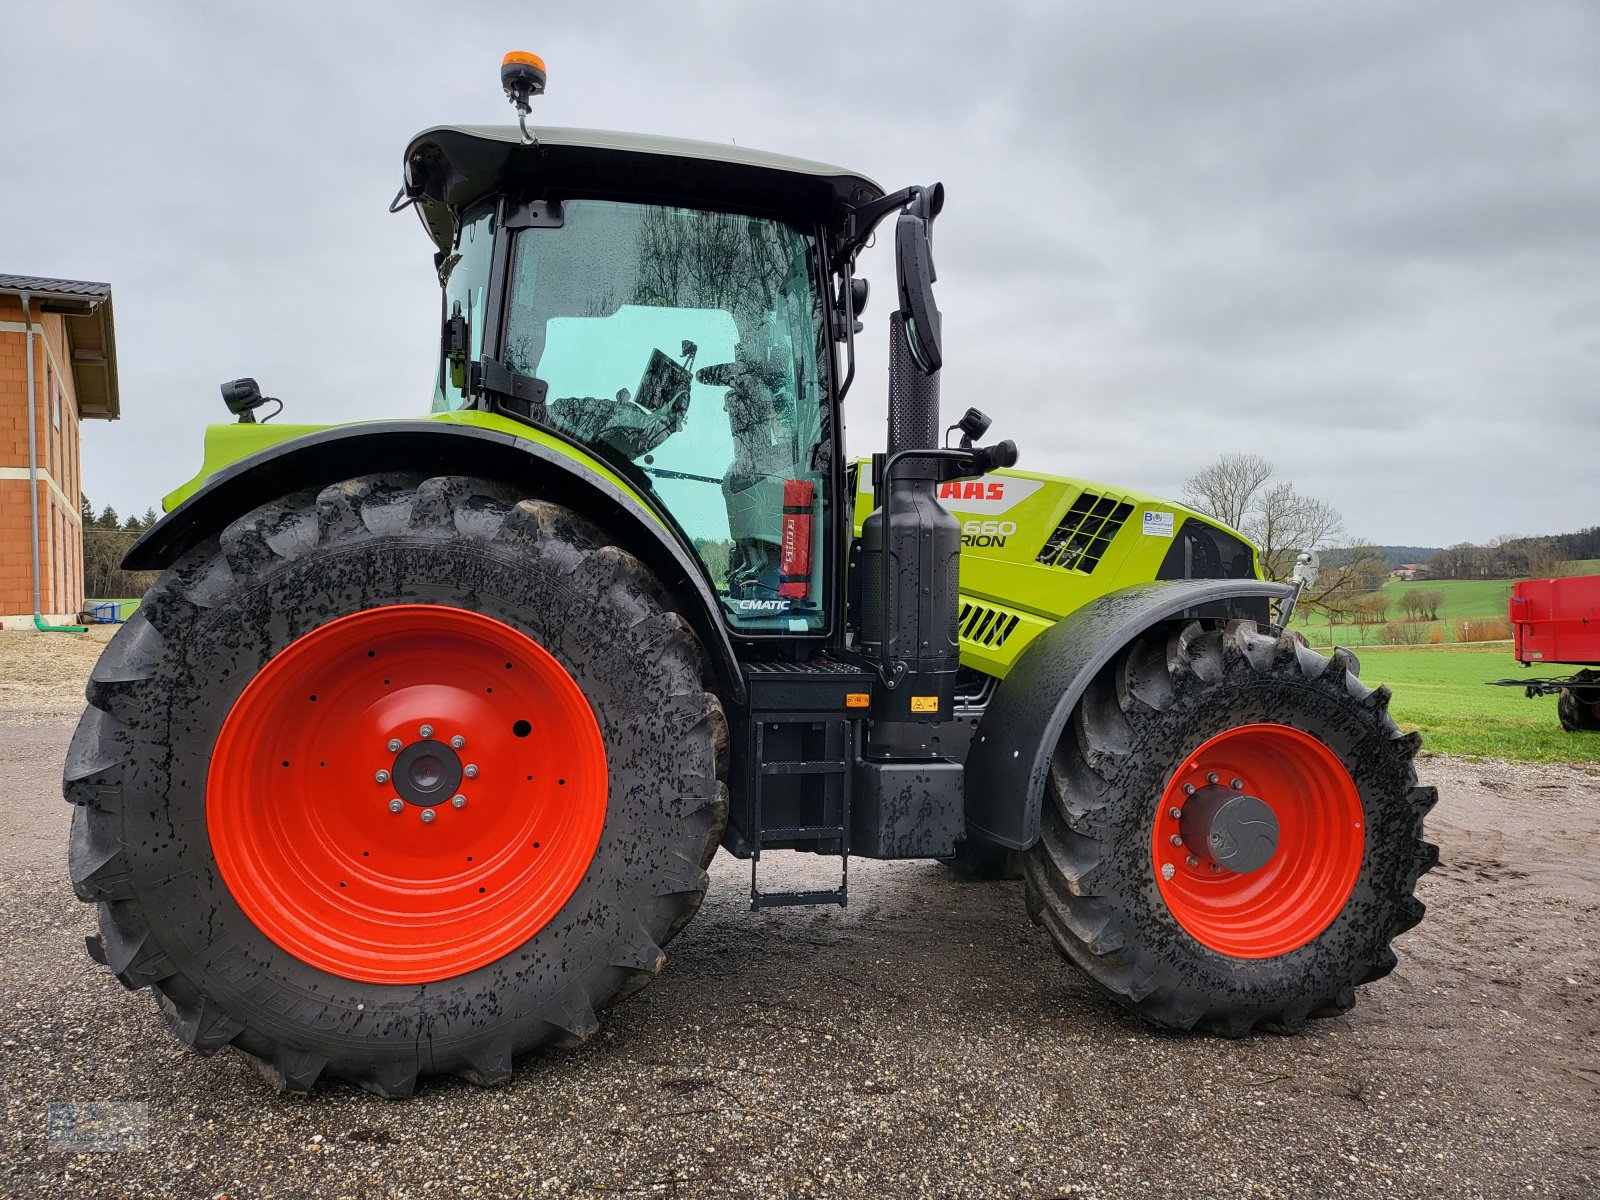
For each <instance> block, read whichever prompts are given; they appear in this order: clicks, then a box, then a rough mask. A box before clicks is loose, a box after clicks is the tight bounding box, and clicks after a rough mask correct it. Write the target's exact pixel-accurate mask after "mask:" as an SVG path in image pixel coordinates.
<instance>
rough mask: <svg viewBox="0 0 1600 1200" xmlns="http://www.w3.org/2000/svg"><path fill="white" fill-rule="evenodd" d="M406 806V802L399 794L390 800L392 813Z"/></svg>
mask: <svg viewBox="0 0 1600 1200" xmlns="http://www.w3.org/2000/svg"><path fill="white" fill-rule="evenodd" d="M405 806H406V802H405V801H404V800H402V799H400V797H399V796H396V797H395V798H394V799H393V800H391V801H389V811H390V812H392V813H397V812H400V811H401V810H402V809H404V808H405Z"/></svg>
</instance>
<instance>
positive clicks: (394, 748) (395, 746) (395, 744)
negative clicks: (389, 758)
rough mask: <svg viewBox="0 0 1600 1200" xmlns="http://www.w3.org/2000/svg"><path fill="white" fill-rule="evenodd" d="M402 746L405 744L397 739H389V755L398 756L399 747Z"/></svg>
mask: <svg viewBox="0 0 1600 1200" xmlns="http://www.w3.org/2000/svg"><path fill="white" fill-rule="evenodd" d="M404 745H405V743H404V742H402V741H401V740H400V739H399V738H390V739H389V753H390V754H399V753H400V747H402V746H404Z"/></svg>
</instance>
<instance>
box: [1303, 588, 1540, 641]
mask: <svg viewBox="0 0 1600 1200" xmlns="http://www.w3.org/2000/svg"><path fill="white" fill-rule="evenodd" d="M1412 588H1417V589H1418V590H1420V591H1430V592H1443V593H1444V603H1443V604H1442V605H1440V606H1439V619H1438V620H1437V621H1425V622H1422V624H1423V625H1424V626H1427V627H1429V628H1431V627H1432V626H1435V625H1442V626H1443V627H1444V637H1445V640H1446V641H1455V640H1456V633H1455V628H1454V623H1455V622H1456V621H1460V620H1469V621H1470V620H1476V619H1478V618H1480V617H1481V618H1486V619H1493V620H1498V621H1503V620H1505V619H1506V608H1507V604H1508V602H1509V600H1510V597H1511V581H1510V580H1509V579H1429V580H1426V581H1418V582H1416V583H1406V582H1404V581H1400V580H1397V581H1395V582H1392V583H1388V584H1385V585H1384V588H1383V594H1384V595H1385V596H1387V597H1388V598H1389V618H1388V619H1389V620H1391V621H1400V620H1403V619H1404V618H1405V613H1404V612H1402V611H1401V608H1400V597H1401V595H1403V594H1404V593H1405V592H1408V591H1410V590H1411V589H1412ZM1293 624H1294V627H1295V628H1296V629H1298V630H1300V632H1302V633H1303V634H1305V635H1306V640H1307V641H1308V642H1310V643H1311V644H1312V645H1313V646H1340V645H1347V646H1359V645H1363V644H1365V643H1367V642H1375V641H1377V639H1378V629H1379V627H1378V626H1376V625H1374V626H1370V627H1368V628H1362V627H1360V626H1356V625H1344V624H1340V625H1332V624H1330V623H1329V621H1328V619H1327V618H1326V617H1324V616H1323V615H1321V614H1320V613H1317V614H1311V613H1304V614H1296V616H1295V619H1294V622H1293Z"/></svg>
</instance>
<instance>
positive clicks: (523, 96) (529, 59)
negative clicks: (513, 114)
mask: <svg viewBox="0 0 1600 1200" xmlns="http://www.w3.org/2000/svg"><path fill="white" fill-rule="evenodd" d="M544 82H545V70H544V59H542V58H540V57H539V56H538V55H537V54H529V53H528V52H527V51H526V50H513V51H511V53H510V54H507V55H506V56H505V57H504V58H502V59H501V60H500V86H501V87H503V88H505V91H506V99H507V100H509V101H511V103H512V104H513V105H515V106H516V109H517V124H518V125H519V126H520V127H521V129H522V140H523V142H524V143H526V144H528V145H530V146H531V145H534V144H536V142H537V141H538V139H537V138H535V137H534V136H533V134H532V133H531V132H530V131H529V129H528V113H529V111H530V109H529V106H528V102H529V101H530V100H531V99H532V98H533V97H535V96H542V95H544Z"/></svg>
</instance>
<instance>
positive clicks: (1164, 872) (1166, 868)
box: [1161, 863, 1178, 879]
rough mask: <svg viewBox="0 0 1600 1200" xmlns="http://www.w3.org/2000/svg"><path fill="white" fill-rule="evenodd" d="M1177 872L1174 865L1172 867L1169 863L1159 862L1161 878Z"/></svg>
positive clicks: (1168, 877) (1170, 876) (1171, 875)
mask: <svg viewBox="0 0 1600 1200" xmlns="http://www.w3.org/2000/svg"><path fill="white" fill-rule="evenodd" d="M1177 873H1178V872H1177V869H1176V868H1175V867H1173V865H1172V864H1171V863H1162V864H1161V878H1163V879H1171V878H1172V877H1173V876H1174V875H1176V874H1177Z"/></svg>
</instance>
